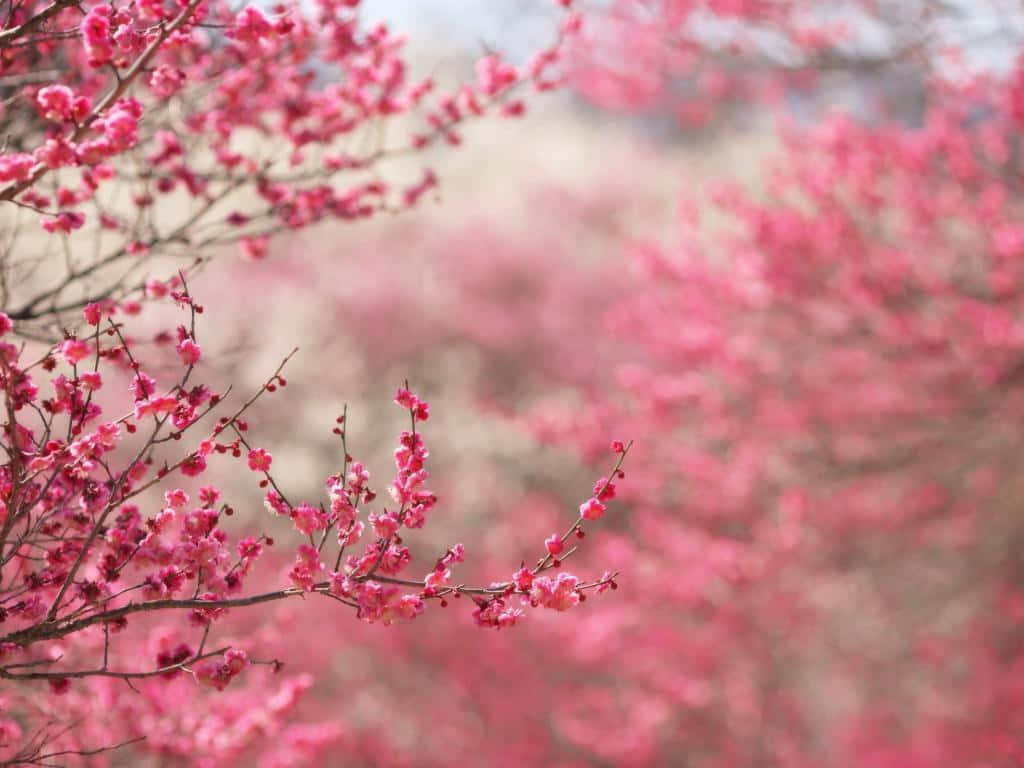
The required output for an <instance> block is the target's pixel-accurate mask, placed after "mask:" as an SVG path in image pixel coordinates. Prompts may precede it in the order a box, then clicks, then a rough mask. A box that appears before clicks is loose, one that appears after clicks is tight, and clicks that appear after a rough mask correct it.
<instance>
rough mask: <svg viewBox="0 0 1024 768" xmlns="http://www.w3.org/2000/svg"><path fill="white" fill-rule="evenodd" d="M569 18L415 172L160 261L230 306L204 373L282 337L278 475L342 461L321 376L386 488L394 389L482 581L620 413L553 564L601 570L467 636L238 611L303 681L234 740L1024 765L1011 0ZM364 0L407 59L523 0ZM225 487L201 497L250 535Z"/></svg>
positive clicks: (293, 755) (452, 529)
mask: <svg viewBox="0 0 1024 768" xmlns="http://www.w3.org/2000/svg"><path fill="white" fill-rule="evenodd" d="M982 6H983V7H982ZM585 10H586V12H587V14H588V15H587V18H586V24H587V26H586V27H585V29H586V32H585V36H584V37H583V38H582V42H580V43H579V44H578V45H577V46H576V47H575V48H572V49H571V50H570V52H569V54H568V55H571V56H572V57H573V58H572V59H571V67H570V71H571V77H570V84H569V86H568V87H566V88H564V89H562V90H559V91H558V92H556V93H553V94H548V95H544V96H541V97H533V98H531V99H530V101H529V109H528V112H527V114H526V115H525V116H524V117H522V118H519V119H515V120H505V121H499V120H483V121H479V122H477V123H475V124H473V125H471V126H469V127H467V129H466V130H465V133H464V142H463V145H462V146H461V147H459V148H457V149H455V150H453V149H450V148H443V149H439V150H437V153H436V159H435V158H431V159H430V162H431V163H432V164H433V165H435V166H436V168H437V170H438V172H439V174H440V176H441V184H440V186H439V188H438V190H437V192H436V195H435V194H432V197H431V199H430V200H429V202H427V203H426V204H424V205H421V206H420V207H419V208H418V209H417V210H414V211H412V212H405V213H402V214H401V215H399V216H394V217H390V216H383V217H376V218H374V219H373V220H371V221H368V222H365V223H345V224H344V225H333V224H327V225H321V226H319V227H317V228H314V229H309V230H305V231H302V232H298V233H294V234H288V235H286V236H282V237H280V238H277V239H274V240H273V241H272V242H271V247H270V255H269V257H268V258H267V260H266V261H265V262H263V263H262V264H260V265H258V266H257V267H254V266H253V265H251V264H248V263H245V262H243V261H242V260H241V259H239V258H238V257H237V255H235V254H234V252H230V253H226V254H225V258H223V259H221V260H219V261H218V262H216V263H215V264H214V265H213V266H211V267H209V268H208V269H207V270H206V271H205V272H203V273H202V275H201V277H199V278H198V279H197V280H196V281H194V284H193V285H192V291H193V293H194V294H195V295H196V296H198V297H199V298H200V299H202V298H203V297H204V295H214V294H216V295H217V296H218V298H220V297H224V296H226V301H225V303H222V304H220V306H219V307H218V309H217V310H216V316H212V314H211V316H210V317H209V318H207V325H206V331H205V332H206V337H205V339H204V340H203V341H204V346H207V347H208V348H209V349H210V353H209V354H208V355H206V359H207V360H210V361H215V362H211V363H210V365H211V366H214V368H213V370H214V371H215V375H216V377H220V378H221V380H222V381H224V382H228V381H232V382H235V383H236V384H237V385H239V386H243V387H248V388H252V387H255V386H258V385H259V383H260V382H262V381H263V380H264V379H265V377H266V375H267V374H268V373H269V372H270V371H272V370H273V369H274V368H275V367H276V365H277V363H278V362H279V361H280V359H281V358H282V357H283V356H284V355H285V354H286V353H287V351H288V350H289V349H290V348H291V347H292V346H293V345H294V344H296V343H298V345H299V346H300V352H299V354H298V355H297V356H296V358H295V359H294V361H293V362H292V363H291V364H290V365H289V368H288V372H287V375H288V380H289V385H288V387H287V390H286V391H284V392H282V393H280V394H279V395H275V397H274V398H273V399H269V400H265V401H261V402H260V403H259V404H258V405H257V407H256V410H255V412H254V413H253V417H252V422H253V424H254V425H258V427H254V428H258V435H257V437H258V439H259V442H260V443H261V444H262V445H265V446H266V447H268V448H270V449H272V450H273V452H274V457H275V465H274V466H275V470H277V474H276V477H278V478H279V480H283V481H284V482H285V483H286V484H287V487H288V490H289V492H290V493H292V494H293V495H294V496H295V497H301V498H308V499H313V500H315V499H319V498H321V494H322V493H323V485H322V483H323V480H324V478H325V477H326V476H327V475H328V474H331V473H332V472H336V471H337V470H338V467H339V464H340V459H341V457H340V455H339V446H338V443H337V441H336V440H335V439H334V438H333V437H332V435H331V434H330V429H331V427H332V426H333V420H334V417H335V416H336V415H337V414H338V413H339V412H340V411H341V408H342V407H343V405H345V404H347V406H348V413H349V434H348V438H349V445H350V451H351V452H352V453H353V454H354V455H355V456H356V457H357V458H359V459H361V460H364V461H365V462H366V463H367V464H368V466H369V467H370V469H371V472H372V473H373V477H374V480H375V483H376V484H377V485H378V486H379V487H380V488H381V489H383V487H384V485H385V484H386V481H387V478H388V477H389V474H390V472H391V471H392V470H391V463H392V462H391V458H390V456H391V451H392V450H393V446H394V440H395V436H396V435H397V433H398V431H399V430H400V429H402V428H403V427H404V423H403V420H402V418H400V417H401V413H400V411H398V409H396V408H395V407H394V405H393V404H392V402H391V397H392V396H393V392H394V390H395V389H396V388H397V387H398V386H399V385H400V384H401V383H402V382H403V381H404V380H406V379H408V380H409V381H410V383H411V384H412V386H413V388H414V389H415V391H416V392H417V393H418V394H420V395H421V396H422V397H424V398H426V399H427V400H429V401H430V403H431V407H432V415H431V419H430V420H429V421H428V422H427V423H426V424H425V429H424V432H425V435H426V439H427V443H428V445H429V447H430V451H431V465H432V469H431V488H432V490H434V491H435V492H437V493H438V494H439V496H440V499H441V501H440V503H439V505H438V508H437V511H436V512H435V513H434V517H433V519H432V520H431V521H430V525H429V526H428V527H427V528H426V529H425V530H424V531H423V532H422V534H421V535H416V536H411V537H409V539H410V542H409V543H410V545H411V546H412V547H413V552H414V562H419V563H421V564H424V563H425V564H426V565H422V569H423V572H426V569H427V568H429V565H430V564H432V562H433V560H434V559H435V558H436V557H437V556H438V555H439V554H440V553H443V552H444V551H445V548H446V547H448V546H450V545H451V544H453V543H455V542H456V541H459V542H462V543H464V544H465V546H466V550H467V553H468V558H467V563H466V564H465V565H462V566H459V567H458V574H457V576H456V578H457V579H458V580H459V581H465V582H466V583H470V582H477V581H483V582H489V581H492V580H500V579H507V578H509V576H510V574H511V573H512V572H513V571H514V570H516V569H517V568H518V567H519V564H520V561H521V560H526V561H528V562H529V561H530V560H531V558H535V557H536V556H537V555H538V553H539V552H540V551H541V547H542V542H543V539H544V538H545V537H546V536H547V535H549V534H550V533H551V532H553V531H555V530H561V529H564V528H565V527H566V526H567V525H568V524H569V523H570V522H571V521H572V519H574V516H575V514H576V512H575V510H576V508H577V506H578V504H579V503H580V502H581V501H583V500H584V499H586V498H587V497H588V496H589V495H590V494H591V486H592V484H593V482H594V480H595V479H596V478H597V477H598V476H599V475H600V474H602V473H604V472H607V470H608V467H610V465H611V463H612V459H613V457H612V456H611V454H610V452H609V451H608V444H609V442H610V441H611V440H613V439H622V440H629V439H633V440H635V441H636V449H635V451H634V453H632V454H631V455H630V457H629V461H628V464H627V466H626V478H625V479H624V480H623V481H622V482H621V483H620V497H619V498H618V499H616V500H615V502H613V504H612V505H611V506H610V509H609V512H608V514H607V515H606V517H605V518H604V519H603V520H602V521H600V523H598V524H595V525H593V526H590V527H589V528H588V531H587V538H586V539H585V540H584V541H583V542H581V543H582V548H581V551H580V553H579V554H578V555H576V556H574V557H573V558H572V560H571V561H570V562H569V563H567V566H571V570H572V571H573V572H574V573H577V574H578V575H580V576H581V577H584V578H594V577H599V576H600V574H601V573H602V572H603V571H605V570H614V571H620V572H621V575H620V577H619V585H620V588H619V589H618V590H617V591H616V592H614V593H610V592H609V593H606V594H603V595H600V596H594V597H593V598H592V599H589V600H588V601H587V602H586V603H585V604H583V605H580V606H579V607H578V608H576V609H574V610H573V611H572V613H571V614H569V615H554V614H553V612H550V611H543V610H528V611H527V613H526V616H525V617H524V618H523V620H522V621H521V623H520V625H519V626H516V627H515V628H512V629H510V630H502V631H497V632H496V631H493V630H483V629H478V628H476V627H474V626H473V623H472V620H471V618H470V612H471V608H472V606H471V605H461V604H459V602H458V601H454V600H453V601H452V603H453V604H452V605H450V606H449V607H447V608H445V609H441V608H439V607H437V606H435V605H431V606H429V608H428V610H427V612H426V613H425V614H424V615H423V616H422V617H420V618H418V619H416V620H415V621H414V622H412V623H409V624H403V625H396V626H392V627H381V626H378V625H372V626H370V625H364V624H362V623H361V622H358V621H356V620H354V619H353V617H352V616H351V615H349V614H348V613H347V612H345V611H344V610H341V609H340V608H339V610H338V611H337V612H336V613H335V612H331V611H325V609H324V607H323V606H322V605H320V604H319V603H316V602H315V601H308V603H305V604H300V605H287V606H285V607H282V608H279V609H275V610H274V611H273V612H272V613H270V614H268V615H267V626H265V627H263V628H262V629H261V628H260V627H254V628H252V629H251V630H250V631H251V632H253V633H260V632H262V633H263V636H262V638H263V642H264V643H266V644H268V645H269V646H270V647H271V649H273V648H277V649H278V650H279V653H280V655H281V657H282V658H285V659H287V660H288V664H289V667H288V668H289V671H291V672H308V673H309V674H310V675H312V679H313V685H312V687H311V688H310V690H308V691H307V692H306V693H305V694H304V697H303V699H302V700H301V702H300V704H299V706H298V708H297V710H296V714H295V723H296V726H295V727H294V728H292V729H289V730H288V731H287V732H286V733H283V734H276V735H273V736H272V738H271V742H272V743H273V742H275V741H278V740H283V739H287V740H291V741H290V743H291V744H292V745H293V746H294V745H295V744H299V745H302V749H300V750H296V749H292V750H290V751H287V753H286V754H287V757H285V756H284V753H282V754H278V752H277V751H275V750H274V749H272V748H268V749H267V750H266V751H265V752H263V753H262V758H263V760H264V762H267V763H272V764H286V763H290V764H297V763H299V762H303V761H304V763H305V764H308V765H323V766H361V765H366V766H370V765H374V766H392V765H394V766H419V765H422V766H435V765H437V766H440V765H446V766H451V765H494V766H504V765H508V766H513V765H514V766H519V765H543V766H559V767H565V768H568V767H569V766H730V767H731V766H774V765H779V766H812V765H813V766H820V765H830V766H831V765H834V766H847V765H858V766H915V765H917V766H940V765H942V766H945V765H949V766H1015V765H1021V764H1024V719H1022V718H1024V653H1022V651H1024V645H1022V641H1024V633H1022V629H1021V626H1022V624H1021V619H1022V618H1024V592H1022V591H1021V585H1022V577H1024V561H1022V559H1021V554H1020V553H1021V544H1022V541H1024V526H1022V525H1021V520H1020V515H1019V508H1018V507H1019V499H1020V498H1021V495H1020V490H1021V489H1020V488H1019V485H1020V472H1019V469H1020V467H1019V464H1020V458H1019V457H1020V456H1021V453H1020V447H1021V433H1020V427H1019V425H1020V423H1021V421H1020V417H1021V415H1022V413H1021V408H1022V406H1024V398H1022V394H1024V389H1022V387H1021V384H1022V382H1024V377H1022V373H1021V372H1022V370H1024V357H1022V353H1024V325H1022V317H1021V309H1022V304H1021V290H1020V282H1019V277H1020V276H1021V266H1020V263H1021V257H1022V256H1024V226H1022V225H1021V224H1020V213H1021V197H1020V192H1021V187H1020V183H1021V182H1020V178H1021V177H1020V165H1019V160H1020V146H1019V135H1020V134H1019V129H1020V127H1021V120H1022V110H1021V109H1020V107H1019V106H1018V105H1019V104H1020V102H1019V101H1018V100H1017V97H1016V96H1015V94H1016V93H1017V92H1018V90H1015V89H1017V85H1016V83H1017V82H1019V81H1020V79H1021V77H1020V68H1019V64H1018V60H1017V49H1018V48H1017V46H1018V36H1019V34H1020V33H1021V31H1022V27H1021V8H1020V7H1019V4H1018V3H1015V2H1003V3H997V2H993V3H980V4H975V3H973V2H971V3H967V2H962V3H953V2H931V1H929V0H904V1H902V2H880V3H873V2H871V3H869V2H849V3H847V2H841V3H834V4H833V3H799V2H797V3H782V2H771V1H769V0H764V1H762V0H749V1H744V0H737V1H736V2H707V3H703V2H702V3H697V2H682V1H681V0H680V1H677V2H669V0H665V1H664V2H654V1H653V0H650V1H647V2H607V3H596V4H594V5H592V6H589V7H587V8H586V9H585ZM364 11H365V13H366V15H367V17H368V18H372V19H375V20H381V21H386V22H387V23H388V24H389V25H392V26H395V27H399V28H404V29H408V30H409V31H410V39H411V40H412V41H413V44H414V45H415V47H414V49H413V50H414V52H415V55H414V57H413V58H414V62H415V63H416V65H417V66H418V67H419V68H420V69H421V70H423V71H429V72H433V73H434V74H435V76H436V78H437V79H438V81H439V82H440V83H441V84H442V86H441V87H442V88H443V87H445V85H444V84H446V83H448V84H450V83H455V82H458V81H460V80H463V79H466V78H472V77H473V62H474V61H475V60H476V59H477V58H478V57H479V56H480V55H481V54H483V53H486V52H488V51H490V50H500V51H503V52H505V53H506V54H507V55H508V56H509V57H510V58H511V59H512V60H513V61H515V62H517V63H521V62H522V61H523V58H524V57H525V56H527V55H528V53H529V52H530V51H532V50H534V49H535V48H536V47H537V43H536V40H537V38H538V37H542V36H544V35H546V34H548V33H549V32H550V29H551V27H552V25H553V24H554V23H555V22H554V21H553V20H554V19H555V18H556V14H555V9H554V8H553V7H552V4H550V3H547V2H540V1H539V0H538V1H536V2H533V1H532V0H531V1H530V2H527V1H526V0H524V1H523V2H509V3H500V4H498V3H490V4H478V3H469V2H465V0H444V1H442V0H430V1H429V2H428V1H426V0H424V1H423V2H418V3H415V4H413V3H407V2H403V1H400V0H377V1H376V2H368V3H366V4H365V9H364ZM416 162H417V165H415V166H412V167H408V168H406V167H403V166H402V164H401V162H400V161H398V160H396V161H393V164H391V165H388V166H385V168H384V169H383V170H382V173H385V174H388V175H392V176H401V175H402V174H408V175H409V176H410V177H411V178H415V177H416V176H417V175H418V173H419V168H420V165H419V164H420V163H422V159H421V158H418V159H417V160H416ZM248 480H249V479H248V478H245V477H241V478H239V479H238V484H239V486H238V488H237V489H235V492H236V498H248V499H249V500H250V503H251V511H246V510H243V509H241V508H240V509H239V514H238V516H237V518H236V522H237V525H239V526H247V525H252V524H257V525H259V526H261V527H265V526H267V525H268V523H267V522H266V520H267V518H266V513H265V512H264V511H263V508H262V501H261V495H260V491H259V489H257V488H255V487H252V486H251V485H248V486H247V485H244V483H247V482H248ZM463 602H467V601H463ZM451 614H454V615H451ZM282 630H283V631H282ZM253 636H259V635H258V634H254V635H253ZM303 750H305V751H303ZM297 755H302V757H297ZM180 759H181V760H182V761H184V762H188V759H187V758H184V757H182V758H180ZM239 759H243V760H245V759H251V758H249V757H245V758H239ZM167 760H169V761H171V762H173V760H174V759H173V758H171V757H168V758H167ZM168 764H170V763H168Z"/></svg>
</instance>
